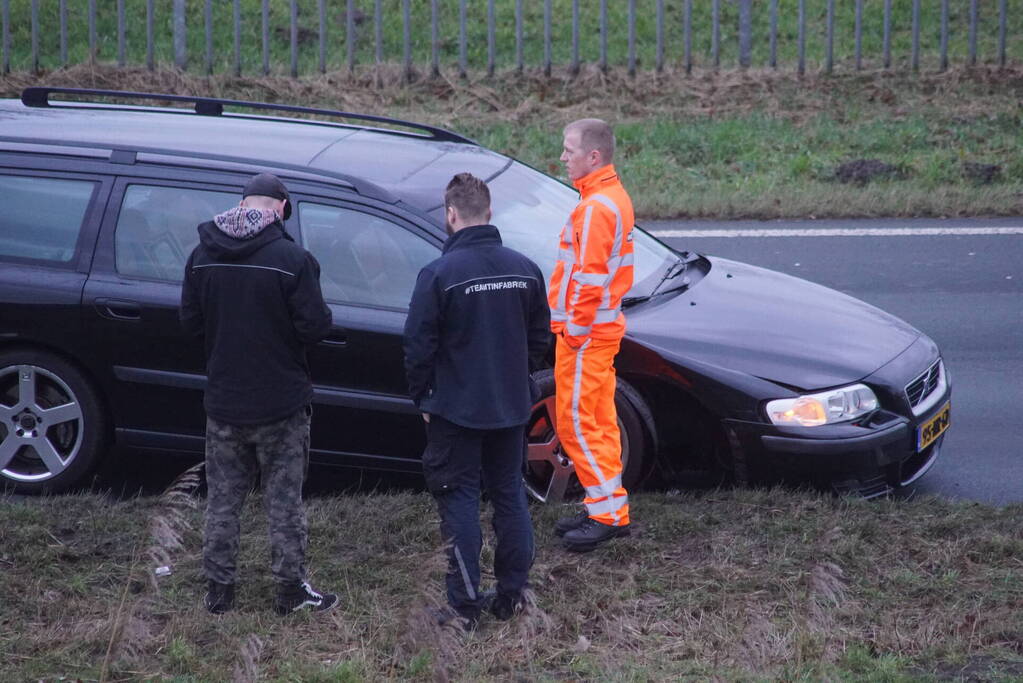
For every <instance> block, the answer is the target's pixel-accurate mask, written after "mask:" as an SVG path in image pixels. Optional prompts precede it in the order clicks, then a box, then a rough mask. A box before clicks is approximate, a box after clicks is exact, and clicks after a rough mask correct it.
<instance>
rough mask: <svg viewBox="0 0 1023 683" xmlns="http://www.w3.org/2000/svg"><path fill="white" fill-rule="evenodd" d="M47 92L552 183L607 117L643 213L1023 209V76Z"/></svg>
mask: <svg viewBox="0 0 1023 683" xmlns="http://www.w3.org/2000/svg"><path fill="white" fill-rule="evenodd" d="M39 83H47V84H51V85H65V86H77V87H103V88H120V89H126V90H142V91H158V92H169V93H193V94H202V95H209V96H222V97H230V98H239V99H254V100H260V101H275V102H286V103H291V104H304V105H310V106H323V107H330V108H338V109H345V110H349V111H363V112H371V113H383V114H387V115H392V116H396V117H401V118H409V119H414V120H420V121H426V122H429V123H434V124H439V125H443V126H446V127H449V128H452V129H455V130H458V131H460V132H462V133H465V134H468V135H470V136H472V137H474V138H475V139H477V140H478V141H479V142H481V143H482V144H484V145H486V146H488V147H491V148H493V149H496V150H499V151H501V152H505V153H507V154H510V155H512V156H515V157H517V158H519V159H521V160H523V161H525V162H527V163H530V164H532V165H533V166H536V167H538V168H540V169H543V170H546V171H548V172H550V173H552V174H555V175H557V174H560V173H561V172H562V171H561V166H560V164H559V163H558V161H557V158H558V155H559V154H560V130H561V127H562V126H563V125H564V124H565V123H567V122H568V121H571V120H573V119H575V118H579V117H582V116H600V117H604V118H606V119H608V120H610V121H612V122H614V123H615V125H616V131H617V135H618V139H619V152H618V157H617V165H618V166H619V170H620V171H621V172H622V175H623V178H624V179H625V183H626V186H627V187H628V188H629V189H630V191H631V193H632V195H633V198H634V201H635V203H636V206H637V212H638V214H639V215H640V216H642V217H646V218H673V217H716V218H784V217H806V216H816V217H839V216H863V217H873V216H968V215H973V216H976V215H1014V214H1020V213H1023V157H1020V155H1019V150H1020V149H1021V148H1023V70H1020V69H1006V70H998V69H988V68H977V69H961V70H953V71H950V72H947V73H944V74H933V73H932V74H921V75H919V76H905V75H898V74H893V73H888V72H869V73H863V74H856V75H844V76H831V77H828V76H824V75H821V74H816V75H808V76H807V77H805V78H797V77H795V76H793V75H791V74H779V73H775V72H772V71H758V70H749V71H736V72H723V73H717V72H700V73H697V74H695V75H694V76H692V77H686V76H685V75H684V74H681V73H670V74H665V75H663V76H657V75H654V74H641V75H639V76H637V77H635V78H629V77H628V76H627V75H626V74H624V73H623V72H621V71H618V70H612V71H611V72H609V73H608V74H604V73H601V72H600V71H599V70H597V69H595V68H589V69H584V71H583V72H582V73H581V74H579V75H578V76H575V77H573V76H571V75H570V74H568V73H566V72H563V71H562V72H558V73H555V74H554V75H553V76H552V77H551V78H546V77H544V76H542V74H539V73H537V72H526V73H524V74H522V75H517V74H515V73H514V72H505V73H502V74H500V75H498V76H497V77H495V78H493V79H490V78H486V77H483V76H474V77H472V78H470V79H467V80H460V79H449V78H444V77H441V78H439V79H432V78H427V77H422V78H419V79H418V80H416V81H415V82H413V83H410V84H405V83H403V82H402V79H401V70H400V68H399V67H394V66H391V67H379V68H366V69H362V70H358V71H357V72H356V73H355V74H348V73H347V72H337V73H332V74H328V75H325V76H320V77H315V78H308V79H299V80H296V79H290V78H282V77H272V76H271V77H265V78H244V77H242V78H235V77H230V76H217V77H212V78H204V77H199V76H195V75H190V74H187V73H182V72H178V71H157V72H149V71H146V70H142V69H120V70H119V69H116V68H111V67H87V66H81V67H74V68H71V69H67V70H58V71H54V72H50V73H47V74H43V75H39V76H36V75H31V74H27V73H15V74H9V75H7V76H5V77H0V93H2V94H3V95H6V96H15V95H17V94H18V93H20V90H21V89H22V88H23V87H25V86H27V85H31V84H39ZM857 160H877V161H879V162H882V163H883V164H887V165H888V166H889V167H891V168H893V169H894V170H895V172H893V173H889V174H886V175H884V176H883V177H881V178H878V179H866V180H864V181H863V182H859V183H844V182H840V181H839V180H838V177H837V171H838V169H839V168H840V167H841V166H842V164H845V163H848V162H854V161H857ZM977 167H981V168H986V169H988V171H987V172H984V173H980V174H978V173H976V172H971V168H977Z"/></svg>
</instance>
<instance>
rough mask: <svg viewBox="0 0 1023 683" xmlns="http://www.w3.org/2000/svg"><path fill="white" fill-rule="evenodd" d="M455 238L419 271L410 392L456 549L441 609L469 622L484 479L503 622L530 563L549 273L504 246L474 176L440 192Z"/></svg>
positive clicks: (496, 605)
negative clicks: (531, 474) (529, 453)
mask: <svg viewBox="0 0 1023 683" xmlns="http://www.w3.org/2000/svg"><path fill="white" fill-rule="evenodd" d="M444 205H445V211H446V215H447V228H448V233H449V234H450V235H451V237H450V238H449V239H448V241H447V242H446V243H445V244H444V250H443V254H442V255H441V257H440V258H439V259H437V260H436V261H434V262H432V263H430V264H428V265H427V266H425V267H424V268H423V269H422V270H421V271H420V273H419V279H418V281H417V282H416V288H415V292H414V293H413V294H412V302H411V303H410V304H409V315H408V319H407V321H406V324H405V371H406V374H407V376H408V383H409V393H410V395H411V397H412V399H413V400H414V401H415V403H416V405H417V406H418V407H419V409H420V410H421V411H422V412H423V418H424V419H425V420H426V422H427V446H426V451H425V452H424V453H423V473H424V475H425V477H426V483H427V486H428V487H429V489H430V491H431V492H432V493H433V494H434V496H435V498H436V500H437V507H438V510H439V512H440V518H441V533H442V535H443V536H444V539H445V541H450V542H451V549H450V551H449V558H448V559H449V563H448V574H447V579H446V583H447V596H448V602H449V604H450V605H451V607H452V608H453V609H454V611H455V613H457V614H458V615H459V616H460V617H462V618H464V619H466V620H467V622H468V623H469V624H470V625H473V624H475V622H476V620H477V619H478V618H479V615H480V612H481V610H482V608H483V607H484V605H485V602H486V601H485V600H484V598H483V596H481V594H480V590H479V582H480V567H479V560H480V547H481V545H482V538H481V534H480V522H479V512H480V472H481V471H482V478H483V484H484V485H485V486H486V489H487V491H488V493H489V494H490V499H491V500H492V501H493V505H494V519H493V525H494V531H495V533H496V535H497V547H496V549H495V552H494V574H495V575H496V576H497V592H496V595H495V596H494V598H493V601H492V602H491V604H490V610H491V612H492V613H493V614H494V615H495V616H496V617H498V618H499V619H508V618H510V617H511V616H512V615H513V614H514V613H515V612H517V611H519V610H520V609H521V607H522V605H523V597H522V591H523V590H524V588H525V587H526V583H527V579H528V575H529V568H530V567H531V566H532V564H533V526H532V521H531V520H530V518H529V510H528V508H527V502H526V494H525V488H524V486H523V483H522V466H523V456H524V448H525V425H526V422H527V421H528V420H529V415H530V410H531V407H532V403H533V400H534V399H535V398H536V397H535V396H533V395H532V394H533V392H532V391H531V387H532V386H533V385H532V382H531V380H530V376H529V373H530V370H532V369H535V368H538V367H539V366H540V364H541V363H542V362H543V359H544V357H545V355H546V353H547V348H548V345H549V343H550V332H549V327H548V325H549V324H550V309H549V308H548V306H547V299H546V289H545V286H544V277H543V275H542V274H541V272H540V269H539V268H538V267H537V266H536V264H535V263H533V262H532V261H530V260H529V259H528V258H526V257H525V256H523V255H522V254H520V253H518V252H517V251H513V250H512V249H508V248H507V247H504V246H502V244H501V235H500V233H499V232H498V230H497V228H496V227H494V226H493V225H489V224H488V223H489V222H490V191H489V190H488V189H487V186H486V184H484V182H483V181H482V180H480V179H479V178H476V177H474V176H472V175H471V174H469V173H460V174H458V175H456V176H455V177H454V178H453V179H452V180H451V182H450V183H449V184H448V187H447V191H446V192H445V195H444Z"/></svg>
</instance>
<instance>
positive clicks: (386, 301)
mask: <svg viewBox="0 0 1023 683" xmlns="http://www.w3.org/2000/svg"><path fill="white" fill-rule="evenodd" d="M298 207H299V209H298V214H299V221H300V222H301V224H302V237H303V240H304V241H305V247H306V249H308V250H309V251H311V252H312V253H313V255H314V256H315V257H316V260H317V261H319V262H320V286H321V288H322V289H323V296H324V297H325V298H326V299H328V300H330V301H339V302H345V303H355V304H367V305H371V306H386V307H389V308H408V302H409V299H411V298H412V289H413V287H414V286H415V284H416V277H417V276H418V275H419V269H420V268H422V267H423V266H425V265H426V264H427V263H429V262H430V261H432V260H434V259H435V258H437V257H438V256H439V255H440V251H439V250H438V249H437V247H435V246H433V245H432V244H430V243H429V242H427V241H426V240H424V239H422V238H420V237H418V236H416V235H414V234H412V233H411V232H409V231H408V230H405V229H403V228H401V227H399V226H397V225H395V224H394V223H391V222H390V221H388V220H386V219H384V218H381V217H379V216H373V215H371V214H366V213H362V212H359V211H352V210H351V209H341V208H338V207H335V206H324V205H322V204H313V203H311V202H300V203H299V205H298Z"/></svg>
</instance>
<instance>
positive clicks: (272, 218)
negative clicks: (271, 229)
mask: <svg viewBox="0 0 1023 683" xmlns="http://www.w3.org/2000/svg"><path fill="white" fill-rule="evenodd" d="M279 220H281V215H280V214H279V213H277V212H276V211H274V210H273V209H256V208H254V207H250V206H236V207H234V208H233V209H228V210H227V211H225V212H224V213H221V214H218V215H217V216H215V217H214V218H213V223H214V224H215V225H216V226H217V228H219V229H220V231H221V232H223V233H224V234H225V235H230V236H231V237H235V238H237V239H241V240H247V239H251V238H253V237H255V236H256V235H258V234H259V233H260V232H262V231H263V228H265V227H266V226H268V225H270V224H271V223H274V222H276V221H279Z"/></svg>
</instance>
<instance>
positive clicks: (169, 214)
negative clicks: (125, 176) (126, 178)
mask: <svg viewBox="0 0 1023 683" xmlns="http://www.w3.org/2000/svg"><path fill="white" fill-rule="evenodd" d="M240 200H241V196H240V195H239V194H236V193H232V192H213V191H210V190H194V189H190V188H182V187H159V186H155V185H129V186H128V187H127V189H126V190H125V192H124V199H123V201H122V202H121V211H120V213H119V214H118V216H117V229H116V231H115V233H114V258H115V263H116V264H117V272H118V273H120V274H121V275H124V276H127V277H138V278H144V279H147V280H165V281H168V282H181V280H182V279H183V278H184V273H185V261H186V260H187V259H188V255H189V254H191V253H192V250H193V249H194V248H195V246H196V245H197V244H198V243H199V233H198V231H197V230H196V228H197V227H198V225H199V224H200V223H203V222H205V221H208V220H212V219H213V217H214V216H215V215H217V214H218V213H221V212H223V211H226V210H227V209H229V208H231V207H232V206H236V205H237V204H238V202H239V201H240Z"/></svg>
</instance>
